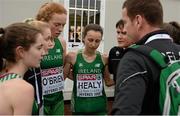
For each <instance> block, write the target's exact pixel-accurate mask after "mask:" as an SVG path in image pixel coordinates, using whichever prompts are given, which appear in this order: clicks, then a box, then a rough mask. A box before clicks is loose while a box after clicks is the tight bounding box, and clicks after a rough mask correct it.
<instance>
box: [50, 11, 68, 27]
mask: <svg viewBox="0 0 180 116" xmlns="http://www.w3.org/2000/svg"><path fill="white" fill-rule="evenodd" d="M66 19H67V15H66V14H64V13H63V14H57V13H54V14H53V15H52V17H51V19H50V21H52V22H53V23H63V24H65V23H66Z"/></svg>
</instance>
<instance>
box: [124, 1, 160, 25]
mask: <svg viewBox="0 0 180 116" xmlns="http://www.w3.org/2000/svg"><path fill="white" fill-rule="evenodd" d="M123 8H126V9H127V15H128V16H129V17H130V19H131V20H133V19H134V18H135V16H136V15H141V16H143V17H144V18H145V19H146V21H147V22H148V23H149V24H150V25H153V26H160V25H162V24H163V9H162V5H161V3H160V1H159V0H126V1H125V2H124V4H123Z"/></svg>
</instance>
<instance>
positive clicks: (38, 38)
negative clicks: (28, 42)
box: [35, 33, 44, 44]
mask: <svg viewBox="0 0 180 116" xmlns="http://www.w3.org/2000/svg"><path fill="white" fill-rule="evenodd" d="M43 40H44V38H43V35H42V34H41V33H38V34H37V35H36V42H35V44H41V43H42V42H43Z"/></svg>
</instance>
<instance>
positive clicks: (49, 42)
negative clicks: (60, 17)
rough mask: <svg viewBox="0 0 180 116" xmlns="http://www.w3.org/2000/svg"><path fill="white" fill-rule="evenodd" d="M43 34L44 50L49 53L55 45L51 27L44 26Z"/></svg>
mask: <svg viewBox="0 0 180 116" xmlns="http://www.w3.org/2000/svg"><path fill="white" fill-rule="evenodd" d="M42 36H43V38H44V51H45V54H48V50H49V49H52V48H53V47H54V44H55V43H54V41H53V39H52V37H51V30H50V28H44V29H43V32H42Z"/></svg>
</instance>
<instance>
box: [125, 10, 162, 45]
mask: <svg viewBox="0 0 180 116" xmlns="http://www.w3.org/2000/svg"><path fill="white" fill-rule="evenodd" d="M122 19H123V21H124V29H123V30H124V32H127V35H128V38H130V39H131V41H133V43H136V42H137V41H139V40H140V39H141V38H142V37H144V36H145V35H146V34H147V33H150V32H153V31H156V30H159V29H160V28H159V26H152V25H149V23H148V22H147V21H146V19H145V18H144V17H143V16H142V15H136V16H135V18H134V19H133V20H131V19H130V18H129V16H128V15H127V9H126V8H123V10H122Z"/></svg>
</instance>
